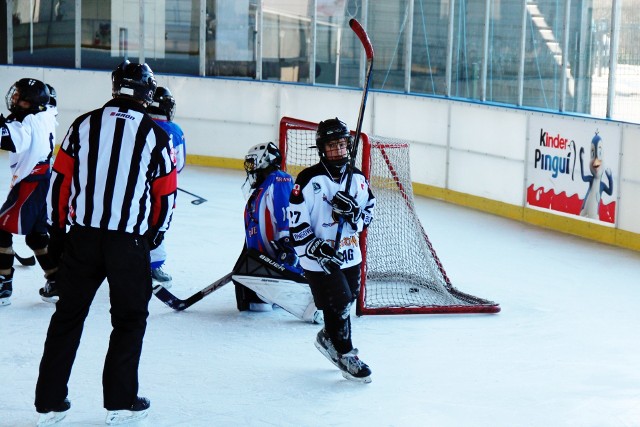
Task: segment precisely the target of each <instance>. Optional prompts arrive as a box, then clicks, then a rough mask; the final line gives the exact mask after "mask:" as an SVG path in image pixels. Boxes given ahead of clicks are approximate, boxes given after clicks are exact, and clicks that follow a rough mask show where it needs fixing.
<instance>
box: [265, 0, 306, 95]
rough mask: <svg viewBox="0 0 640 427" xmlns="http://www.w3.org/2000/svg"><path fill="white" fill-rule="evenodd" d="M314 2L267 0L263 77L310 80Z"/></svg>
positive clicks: (291, 80) (294, 80) (269, 78)
mask: <svg viewBox="0 0 640 427" xmlns="http://www.w3.org/2000/svg"><path fill="white" fill-rule="evenodd" d="M312 7H313V2H310V1H306V0H304V1H301V0H297V1H296V0H286V1H276V0H264V1H263V9H262V14H263V16H262V25H263V34H262V78H263V79H264V80H280V81H285V82H309V67H310V65H309V64H310V57H309V55H310V52H311V50H310V44H309V43H310V40H311V13H310V12H311V11H312V9H311V8H312Z"/></svg>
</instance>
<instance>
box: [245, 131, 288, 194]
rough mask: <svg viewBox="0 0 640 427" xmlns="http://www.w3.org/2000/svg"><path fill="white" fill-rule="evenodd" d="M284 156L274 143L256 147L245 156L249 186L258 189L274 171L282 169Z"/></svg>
mask: <svg viewBox="0 0 640 427" xmlns="http://www.w3.org/2000/svg"><path fill="white" fill-rule="evenodd" d="M281 163H282V154H280V150H279V149H278V147H276V145H275V144H274V143H273V142H266V143H262V144H257V145H254V146H253V147H251V148H250V149H249V151H248V152H247V155H246V156H244V171H245V172H246V173H247V181H246V182H245V184H246V183H249V186H250V187H251V188H252V189H254V188H256V187H258V186H259V185H260V184H262V182H263V181H264V180H265V178H266V177H267V176H268V175H269V174H270V173H271V172H273V171H274V170H276V169H280V164H281Z"/></svg>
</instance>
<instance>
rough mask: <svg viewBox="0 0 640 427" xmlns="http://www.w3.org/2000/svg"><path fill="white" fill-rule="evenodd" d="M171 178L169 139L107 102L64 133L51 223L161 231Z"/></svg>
mask: <svg viewBox="0 0 640 427" xmlns="http://www.w3.org/2000/svg"><path fill="white" fill-rule="evenodd" d="M176 177H177V173H176V168H175V156H174V153H173V147H172V145H171V142H170V139H169V136H168V135H167V133H166V132H165V131H164V130H163V129H162V128H161V127H160V126H158V125H157V124H156V123H154V121H153V120H152V119H151V117H149V116H148V115H147V114H146V112H145V109H144V107H143V106H142V105H141V104H138V103H136V102H134V101H131V100H127V99H122V98H116V99H113V100H111V101H109V102H108V103H107V104H105V106H104V107H102V108H100V109H97V110H94V111H91V112H88V113H86V114H83V115H82V116H80V117H78V118H77V119H76V120H75V121H74V122H73V124H72V125H71V127H70V128H69V131H68V132H67V134H66V136H65V138H64V140H63V142H62V145H61V147H60V150H59V152H58V154H57V156H56V159H55V162H54V164H53V174H52V177H51V187H50V189H49V194H48V196H47V198H48V200H47V202H48V203H47V206H48V209H49V220H50V222H51V224H53V225H55V226H57V227H60V228H62V227H64V225H65V224H71V225H73V224H77V225H82V226H85V227H93V228H99V229H103V230H114V231H121V232H126V233H135V234H139V235H142V234H144V233H145V232H146V231H147V229H148V228H150V227H151V228H152V229H154V230H158V231H166V229H167V228H168V227H169V223H170V221H171V214H172V212H173V207H174V203H175V197H176V190H177V178H176Z"/></svg>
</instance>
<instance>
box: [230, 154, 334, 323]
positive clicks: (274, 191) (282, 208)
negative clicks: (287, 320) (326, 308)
mask: <svg viewBox="0 0 640 427" xmlns="http://www.w3.org/2000/svg"><path fill="white" fill-rule="evenodd" d="M281 163H282V155H281V153H280V150H279V149H278V147H276V146H275V144H274V143H273V142H267V143H262V144H257V145H254V146H253V147H251V148H250V149H249V151H248V152H247V155H246V156H245V160H244V170H245V172H246V173H247V179H246V181H245V184H244V186H243V189H246V190H247V192H249V196H248V200H247V204H246V206H245V209H244V226H245V233H246V240H245V242H246V246H247V248H250V249H255V250H257V251H258V252H260V253H263V254H265V255H268V256H269V257H270V258H272V259H273V260H276V261H277V262H278V263H280V264H281V265H283V266H284V267H285V268H286V269H287V270H289V271H291V272H293V273H296V274H302V272H303V271H302V268H301V267H300V264H299V260H298V256H297V255H296V253H295V250H294V249H293V247H292V246H291V244H290V242H289V220H288V219H287V207H288V206H289V196H290V195H291V189H292V188H293V178H292V177H291V175H289V174H288V173H286V172H283V171H281V170H280V165H281ZM247 187H248V188H247ZM290 286H291V287H292V288H291V289H290V292H287V294H289V295H291V297H292V299H293V304H291V300H281V299H279V298H278V296H281V295H284V293H282V292H280V291H276V285H274V286H271V287H268V286H267V287H264V288H263V289H261V292H259V293H260V295H257V294H256V292H255V291H254V290H252V289H249V288H248V287H246V286H243V285H242V284H240V283H237V282H236V283H235V287H236V301H237V305H238V310H240V311H245V310H251V311H271V310H272V307H273V304H277V305H280V306H281V307H282V308H284V309H285V310H288V311H290V312H291V313H294V314H296V315H297V316H298V317H299V318H301V319H302V320H306V321H309V322H312V323H319V322H321V321H322V313H321V312H319V311H318V310H317V309H316V306H315V304H314V303H313V296H312V295H311V293H310V292H309V290H308V288H307V287H306V286H303V285H299V286H298V285H297V284H291V285H290ZM294 287H295V289H294ZM272 290H273V291H274V292H270V291H272ZM294 294H295V295H294ZM296 307H298V308H297V309H296Z"/></svg>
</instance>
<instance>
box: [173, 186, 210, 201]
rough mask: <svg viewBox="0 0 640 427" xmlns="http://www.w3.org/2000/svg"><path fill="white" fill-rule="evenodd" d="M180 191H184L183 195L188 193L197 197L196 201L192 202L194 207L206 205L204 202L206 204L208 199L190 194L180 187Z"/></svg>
mask: <svg viewBox="0 0 640 427" xmlns="http://www.w3.org/2000/svg"><path fill="white" fill-rule="evenodd" d="M178 190H180V191H182V192H183V193H187V194H189V195H190V196H193V197H195V200H192V201H191V204H192V205H201V204H202V203H204V202H206V201H207V199H205V198H204V197H200V196H198V195H197V194H193V193H190V192H188V191H187V190H184V189H182V188H180V187H178Z"/></svg>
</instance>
